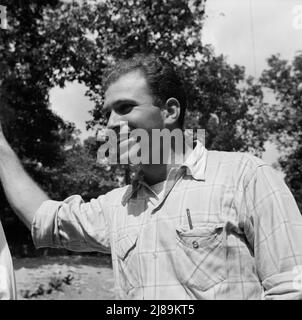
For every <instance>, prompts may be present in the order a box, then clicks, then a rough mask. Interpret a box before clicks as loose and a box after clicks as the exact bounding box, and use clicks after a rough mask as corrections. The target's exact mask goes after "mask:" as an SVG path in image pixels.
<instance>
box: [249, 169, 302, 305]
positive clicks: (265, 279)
mask: <svg viewBox="0 0 302 320" xmlns="http://www.w3.org/2000/svg"><path fill="white" fill-rule="evenodd" d="M245 196H246V205H247V217H246V218H247V219H248V221H249V225H250V226H252V228H249V230H250V232H252V236H251V234H249V237H248V238H250V239H251V238H252V239H253V241H252V242H253V244H252V246H253V249H254V256H255V263H256V268H257V272H258V275H259V278H260V280H261V282H262V285H263V288H264V299H268V300H271V299H302V216H301V214H300V211H299V209H298V206H297V204H296V201H295V199H294V197H293V195H292V194H291V192H290V190H289V189H288V187H287V186H286V184H285V182H284V180H283V178H282V177H281V176H280V175H279V174H278V173H277V172H276V171H275V170H274V169H273V168H272V167H270V166H269V165H267V164H263V165H259V166H258V167H257V169H256V171H255V172H254V174H253V176H252V177H251V179H250V180H249V181H248V184H247V187H246V189H245Z"/></svg>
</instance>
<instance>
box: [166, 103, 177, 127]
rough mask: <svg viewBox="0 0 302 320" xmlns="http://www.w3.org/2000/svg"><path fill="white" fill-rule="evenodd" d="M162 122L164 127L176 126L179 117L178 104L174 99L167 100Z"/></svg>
mask: <svg viewBox="0 0 302 320" xmlns="http://www.w3.org/2000/svg"><path fill="white" fill-rule="evenodd" d="M164 114H165V116H164V122H165V124H166V125H170V126H171V125H174V124H175V125H176V124H177V120H178V118H179V115H180V104H179V101H178V100H177V99H176V98H169V99H168V100H167V101H166V104H165V107H164Z"/></svg>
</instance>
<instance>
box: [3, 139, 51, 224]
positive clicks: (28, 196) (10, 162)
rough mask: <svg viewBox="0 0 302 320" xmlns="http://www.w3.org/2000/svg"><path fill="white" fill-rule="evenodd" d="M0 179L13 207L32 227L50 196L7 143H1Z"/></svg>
mask: <svg viewBox="0 0 302 320" xmlns="http://www.w3.org/2000/svg"><path fill="white" fill-rule="evenodd" d="M0 180H1V183H2V185H3V189H4V192H5V194H6V197H7V199H8V201H9V203H10V205H11V207H12V209H13V210H14V211H15V213H16V214H17V215H18V216H19V218H20V219H21V220H22V221H23V222H24V223H25V224H26V226H27V227H28V228H31V223H32V221H33V218H34V214H35V212H36V211H37V210H38V208H39V207H40V206H41V204H42V203H43V202H44V201H45V200H48V199H49V198H48V196H47V195H46V194H45V192H44V191H43V190H42V189H41V188H40V187H39V186H38V185H37V184H36V183H35V182H34V181H33V180H32V179H31V178H30V176H29V175H28V174H27V173H26V171H25V170H24V168H23V166H22V164H21V162H20V161H19V159H18V157H17V155H16V154H15V153H14V151H13V150H12V149H11V148H10V146H9V145H8V144H7V143H0Z"/></svg>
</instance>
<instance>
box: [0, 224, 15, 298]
mask: <svg viewBox="0 0 302 320" xmlns="http://www.w3.org/2000/svg"><path fill="white" fill-rule="evenodd" d="M13 299H16V285H15V277H14V269H13V264H12V258H11V255H10V252H9V248H8V245H7V242H6V239H5V235H4V232H3V228H2V224H1V222H0V300H13Z"/></svg>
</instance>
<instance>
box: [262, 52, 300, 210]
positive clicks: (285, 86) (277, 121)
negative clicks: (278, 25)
mask: <svg viewBox="0 0 302 320" xmlns="http://www.w3.org/2000/svg"><path fill="white" fill-rule="evenodd" d="M267 62H268V68H267V69H266V70H264V71H263V73H262V76H261V80H260V83H261V85H262V86H263V88H264V89H269V90H270V91H271V92H272V93H273V94H274V100H273V102H271V103H268V104H267V105H266V118H265V119H264V121H263V122H264V123H265V130H266V131H267V132H268V133H269V134H270V139H271V140H272V141H273V142H274V143H275V144H276V145H277V146H278V148H279V150H280V152H281V154H282V157H281V158H280V160H279V163H280V165H281V167H282V169H283V171H284V173H285V174H286V181H287V183H288V185H289V186H290V187H291V189H292V191H293V193H294V195H295V197H296V200H297V202H298V204H299V206H300V209H302V53H301V52H300V53H299V52H298V53H297V54H296V56H295V57H294V59H293V61H292V62H289V61H287V60H284V59H282V58H281V56H280V55H278V54H277V55H272V56H271V57H270V58H269V59H268V60H267Z"/></svg>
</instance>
